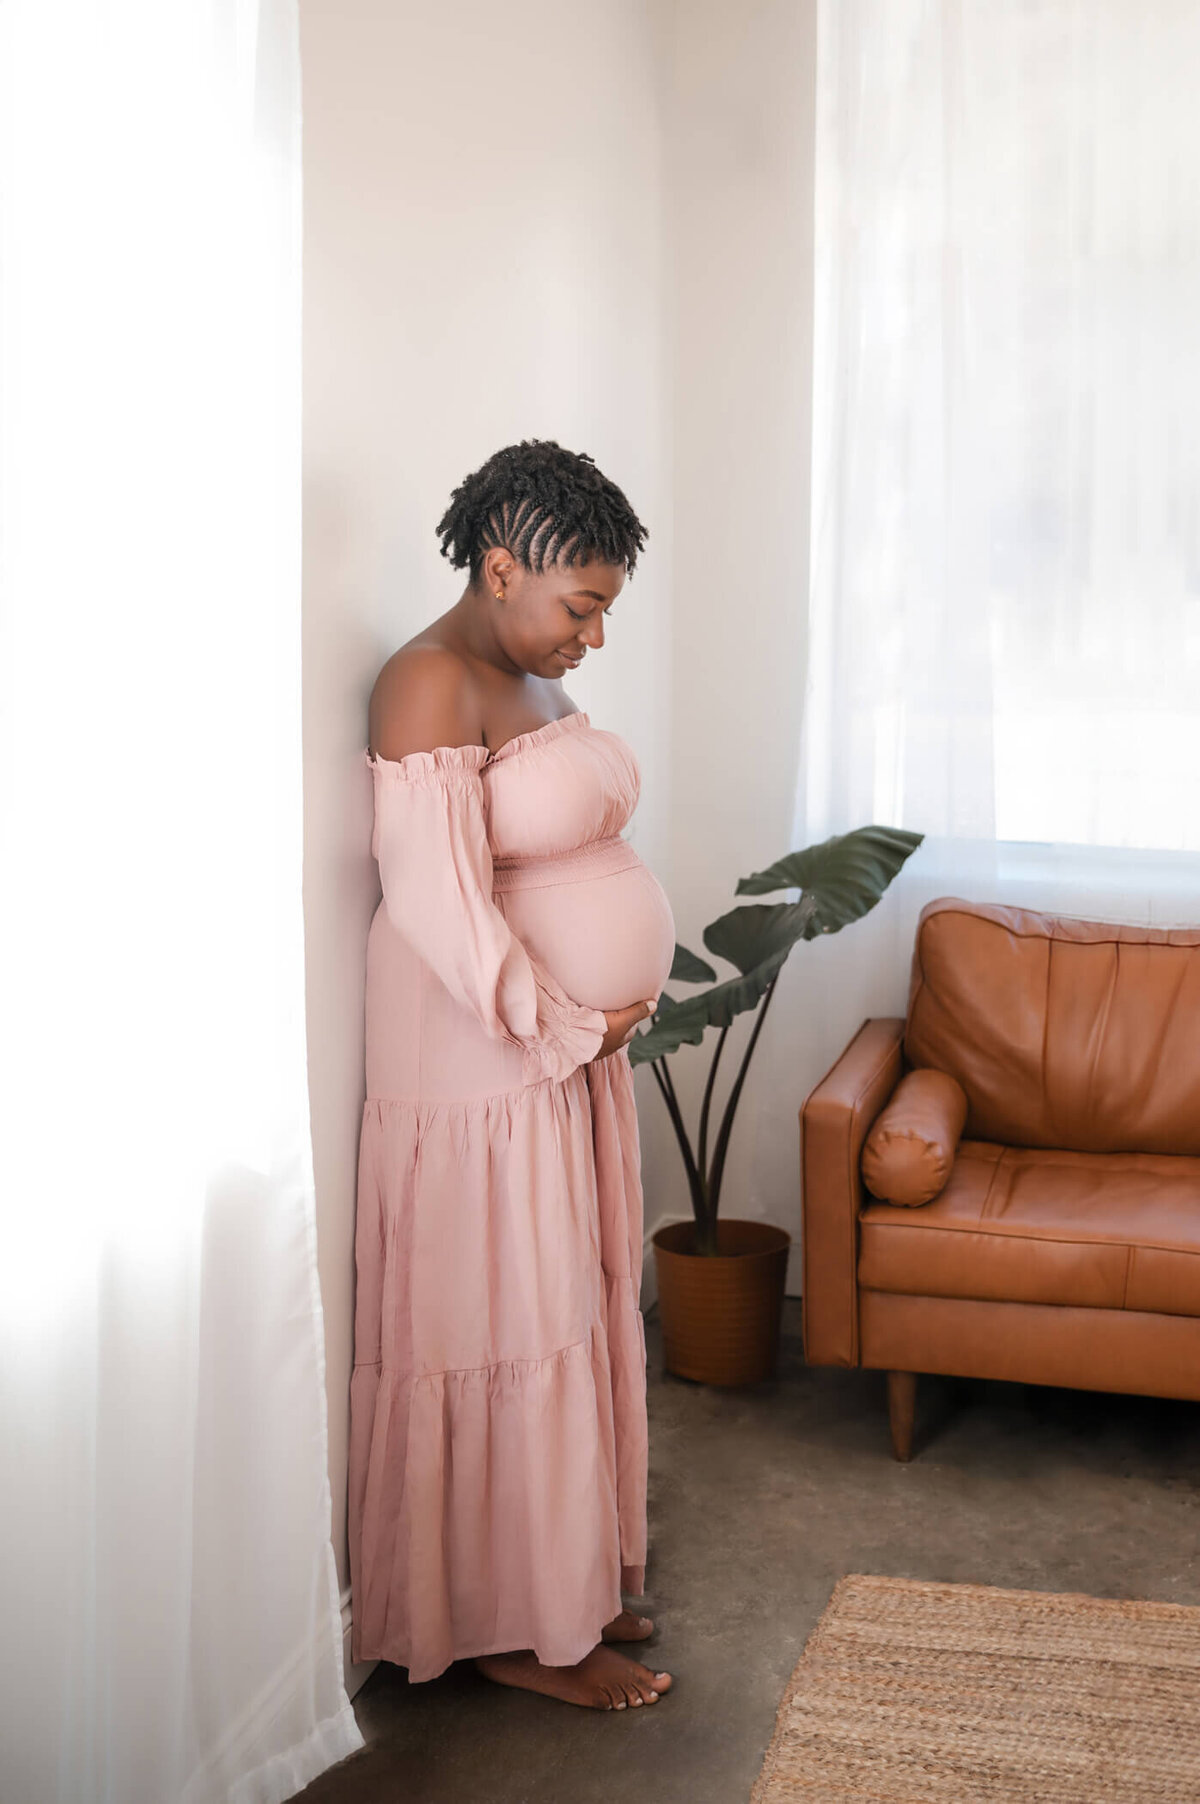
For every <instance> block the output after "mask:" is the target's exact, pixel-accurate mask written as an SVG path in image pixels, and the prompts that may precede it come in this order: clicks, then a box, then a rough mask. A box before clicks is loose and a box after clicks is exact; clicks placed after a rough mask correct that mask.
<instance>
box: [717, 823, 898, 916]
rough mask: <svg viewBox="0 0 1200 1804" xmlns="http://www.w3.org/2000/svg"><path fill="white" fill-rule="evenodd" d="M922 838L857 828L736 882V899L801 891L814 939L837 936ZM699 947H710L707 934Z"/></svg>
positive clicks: (883, 887)
mask: <svg viewBox="0 0 1200 1804" xmlns="http://www.w3.org/2000/svg"><path fill="white" fill-rule="evenodd" d="M924 837H925V835H924V834H923V833H909V832H908V831H907V830H906V829H905V828H903V827H874V826H872V827H856V828H855V829H854V830H853V832H851V833H839V834H835V835H834V837H833V838H832V839H826V840H823V841H822V842H821V844H820V845H818V846H809V847H807V848H806V849H805V850H804V851H803V852H789V853H788V855H787V857H786V858H781V859H780V860H779V861H778V863H777V864H773V865H769V866H768V867H767V869H766V870H765V871H755V872H754V873H753V875H752V876H750V877H742V878H739V880H738V886H737V890H736V892H735V893H736V894H737V895H739V896H761V895H764V894H766V892H767V891H768V890H776V889H800V890H803V891H804V899H805V900H807V899H808V898H809V897H810V896H811V897H813V898H814V899H815V910H816V912H815V916H814V927H813V933H814V934H815V933H836V932H837V931H838V929H839V928H841V927H846V926H848V925H849V923H850V922H851V921H858V920H861V919H862V917H863V915H865V914H868V913H869V912H870V910H871V909H872V908H874V907H875V904H876V903H877V902H878V901H879V899H880V897H881V896H882V895H883V892H884V891H885V890H886V888H887V887H888V884H889V883H890V882H891V881H892V878H893V877H894V876H895V875H896V873H897V872H898V871H899V870H900V869H901V868H902V866H903V865H904V863H905V862H906V860H907V859H909V858H911V857H912V855H913V853H914V852H915V851H916V849H917V847H918V846H919V845H920V844H921V841H922V840H923V839H924ZM806 937H809V938H812V937H813V935H812V934H809V935H807V936H806ZM704 941H705V944H706V945H708V946H711V944H712V942H711V941H710V940H709V937H708V935H707V933H706V934H705V936H704Z"/></svg>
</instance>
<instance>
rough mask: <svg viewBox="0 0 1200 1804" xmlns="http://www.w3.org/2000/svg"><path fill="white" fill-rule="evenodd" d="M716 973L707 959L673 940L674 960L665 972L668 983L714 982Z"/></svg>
mask: <svg viewBox="0 0 1200 1804" xmlns="http://www.w3.org/2000/svg"><path fill="white" fill-rule="evenodd" d="M716 981H717V974H716V972H715V971H714V970H713V968H712V966H711V965H710V964H709V963H708V961H707V959H703V958H697V956H696V954H695V953H694V952H689V951H688V949H687V947H686V946H681V945H680V944H679V941H678V940H676V942H675V962H674V963H673V964H672V966H671V969H670V970H669V971H668V972H667V982H668V983H716Z"/></svg>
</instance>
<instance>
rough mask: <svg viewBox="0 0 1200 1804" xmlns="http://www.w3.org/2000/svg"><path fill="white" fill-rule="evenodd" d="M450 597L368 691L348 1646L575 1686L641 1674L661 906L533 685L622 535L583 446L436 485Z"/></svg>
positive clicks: (611, 788) (606, 1685)
mask: <svg viewBox="0 0 1200 1804" xmlns="http://www.w3.org/2000/svg"><path fill="white" fill-rule="evenodd" d="M438 533H439V536H440V537H441V538H442V540H443V544H442V551H443V555H444V556H446V557H447V558H449V560H450V563H451V565H452V566H454V567H455V568H460V569H461V568H464V567H469V570H470V579H469V581H468V583H467V586H466V588H465V589H464V590H463V593H462V594H461V596H460V597H459V599H458V601H457V602H456V603H455V604H454V606H453V607H452V608H450V609H449V610H448V611H447V612H446V613H444V614H442V615H441V616H440V617H439V618H438V619H437V620H435V621H433V622H432V623H431V624H430V625H429V626H428V627H426V629H425V630H424V631H423V632H421V633H419V634H418V635H417V636H416V637H415V638H414V639H411V640H409V642H408V643H407V644H406V645H403V646H402V647H401V648H400V650H399V651H397V652H396V653H395V654H394V655H393V656H392V657H391V658H389V660H388V662H387V663H386V664H385V665H384V667H383V670H382V671H381V672H380V675H379V679H378V681H377V683H376V685H375V688H374V691H373V693H372V696H371V704H370V719H369V739H370V743H369V745H368V746H367V748H366V749H365V752H364V757H365V759H366V760H367V762H368V763H369V765H370V768H371V770H372V773H373V779H374V799H375V823H374V832H373V836H372V852H373V853H374V856H375V857H376V859H377V860H378V863H379V871H380V878H381V882H382V889H383V896H382V900H381V901H380V903H379V906H378V908H377V910H376V912H375V916H374V919H373V921H372V923H371V930H370V934H369V936H368V942H367V997H366V1067H367V1069H366V1077H367V1098H366V1104H365V1107H364V1112H363V1121H362V1134H361V1141H360V1148H359V1173H358V1217H357V1229H356V1242H355V1259H356V1267H357V1286H358V1287H357V1296H356V1305H355V1347H354V1374H353V1380H352V1386H351V1421H350V1499H349V1503H350V1570H351V1582H352V1585H353V1599H354V1602H353V1627H352V1633H351V1656H352V1658H353V1659H354V1660H366V1659H373V1658H380V1659H384V1660H391V1661H394V1662H396V1663H397V1664H398V1665H402V1666H406V1667H407V1668H408V1676H409V1679H410V1681H416V1680H423V1679H431V1678H435V1677H436V1676H437V1675H438V1674H439V1673H441V1672H443V1671H444V1670H445V1668H446V1667H447V1666H448V1665H449V1664H450V1663H451V1661H453V1660H457V1659H463V1658H471V1659H473V1660H474V1662H475V1665H476V1666H477V1668H478V1669H479V1670H480V1671H481V1672H482V1673H484V1674H485V1675H486V1676H487V1677H488V1678H491V1679H495V1680H498V1681H499V1682H501V1683H502V1684H506V1685H517V1686H523V1687H526V1688H528V1689H530V1690H534V1691H540V1692H544V1693H547V1694H548V1695H550V1696H552V1697H557V1698H562V1699H564V1700H566V1701H567V1702H568V1703H573V1704H581V1705H585V1706H589V1707H591V1708H594V1709H600V1710H609V1709H617V1710H621V1709H625V1708H626V1707H627V1706H638V1705H641V1704H649V1703H654V1702H655V1701H657V1700H658V1699H659V1698H661V1696H662V1694H663V1693H664V1692H665V1691H666V1689H667V1688H668V1687H669V1686H670V1683H671V1678H670V1675H669V1673H666V1672H656V1671H653V1670H651V1668H650V1667H648V1666H646V1665H644V1664H643V1663H642V1662H641V1661H639V1660H637V1659H634V1658H633V1657H632V1656H630V1655H628V1654H626V1653H623V1652H621V1651H620V1647H619V1645H617V1644H620V1643H626V1644H630V1643H634V1642H638V1641H641V1640H644V1639H645V1638H646V1637H647V1636H648V1635H649V1634H650V1633H651V1632H652V1629H653V1624H652V1623H651V1622H649V1621H648V1619H647V1618H645V1617H642V1616H638V1615H636V1614H635V1613H634V1612H632V1611H631V1610H628V1609H626V1608H625V1607H624V1605H623V1602H622V1592H623V1591H626V1592H630V1593H633V1594H635V1595H640V1594H641V1593H642V1592H643V1591H644V1588H645V1562H646V1467H647V1433H646V1342H645V1331H644V1326H643V1322H642V1316H641V1312H640V1309H639V1307H638V1297H639V1289H640V1283H641V1267H642V1187H641V1172H640V1149H639V1142H638V1120H637V1113H636V1110H635V1106H634V1093H633V1072H632V1067H631V1066H630V1062H629V1054H628V1052H627V1051H626V1046H627V1043H628V1041H629V1039H630V1038H631V1036H632V1034H633V1032H634V1030H635V1028H636V1025H637V1023H638V1022H639V1021H640V1020H642V1019H644V1018H645V1017H646V1016H647V1015H648V1014H651V1013H652V1012H653V1010H654V1008H655V1006H656V1004H657V1000H658V994H659V991H660V990H661V988H662V985H663V983H664V982H665V980H666V978H667V976H668V974H669V972H670V968H671V963H672V960H673V957H674V951H675V924H674V921H673V919H672V915H671V909H670V905H669V903H668V901H667V898H666V896H665V894H664V892H663V890H662V888H661V887H660V885H659V884H658V882H657V880H656V879H655V877H654V876H653V875H652V874H651V872H650V871H649V870H648V869H647V867H646V866H645V865H644V864H643V863H642V861H641V859H640V858H639V857H638V855H637V853H636V852H635V851H634V849H633V847H632V846H631V845H630V844H629V842H628V841H627V840H626V839H624V838H623V837H622V833H621V830H622V828H624V827H625V826H626V825H627V823H628V822H629V819H630V817H631V816H632V814H633V811H634V809H635V807H636V805H637V801H638V797H639V793H640V784H641V777H640V772H639V769H638V764H637V761H636V759H635V757H634V754H633V751H632V749H631V747H630V746H629V745H628V744H626V742H625V741H624V740H623V739H620V738H618V736H617V735H616V734H615V733H610V732H606V731H604V730H603V729H601V728H599V727H595V726H593V725H592V723H591V721H590V719H589V717H588V715H587V714H585V713H582V712H580V711H579V710H578V709H576V708H573V707H572V706H571V704H570V701H569V699H568V697H567V696H566V695H565V694H564V692H563V689H562V678H563V675H564V673H565V672H566V671H567V670H569V669H574V668H576V666H577V665H578V664H579V662H580V661H581V659H582V658H583V657H584V655H585V654H586V653H587V652H588V651H598V650H600V649H601V648H602V647H603V644H604V635H605V619H606V616H607V615H608V612H609V609H610V608H611V607H612V605H613V603H614V601H615V600H616V598H617V596H618V595H619V594H620V591H621V589H622V587H623V585H624V582H625V578H626V575H627V573H631V572H632V570H633V568H634V565H635V563H636V561H637V554H638V552H639V550H640V549H641V546H642V542H643V540H644V538H645V536H646V530H645V528H644V527H643V526H642V525H641V523H640V522H639V521H638V519H637V517H636V516H635V514H634V513H633V511H632V509H631V508H630V506H629V503H628V501H627V500H626V499H625V496H624V495H623V494H622V492H621V490H620V489H619V488H617V487H616V486H615V484H613V483H612V482H610V481H609V480H608V479H607V478H606V477H605V476H603V475H602V474H601V472H600V471H599V470H598V469H597V468H596V466H595V464H594V462H593V461H592V459H591V458H590V457H588V456H586V454H576V453H572V452H569V451H566V450H564V449H563V448H562V447H561V446H559V445H557V444H556V443H554V441H553V440H536V439H535V440H523V441H522V442H521V444H520V445H515V446H511V447H509V448H507V449H506V450H503V451H499V452H497V453H496V455H495V456H494V457H492V458H490V459H489V460H488V461H487V462H486V463H485V464H484V465H483V466H482V467H481V468H480V469H479V470H477V471H476V472H475V473H474V474H473V475H472V476H469V477H468V478H467V479H466V480H465V481H464V482H463V483H462V485H461V486H460V487H459V488H457V489H455V490H454V492H453V496H452V498H451V504H450V507H449V508H448V510H447V512H446V514H445V516H444V518H443V519H442V521H441V522H440V523H439V526H438Z"/></svg>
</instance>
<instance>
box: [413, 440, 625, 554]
mask: <svg viewBox="0 0 1200 1804" xmlns="http://www.w3.org/2000/svg"><path fill="white" fill-rule="evenodd" d="M437 531H438V536H439V537H440V538H441V540H442V556H443V557H445V558H449V560H450V563H451V565H452V566H453V567H454V568H455V569H462V568H464V567H465V566H466V565H468V564H469V565H470V569H471V581H472V582H474V581H475V580H476V579H477V577H478V575H479V572H480V569H481V568H482V566H483V559H484V555H485V554H486V552H487V551H489V550H490V549H491V548H492V547H493V546H499V545H503V546H504V547H505V548H506V549H507V550H508V551H510V552H511V553H512V555H513V557H514V558H516V560H517V562H518V563H519V564H522V565H523V566H524V567H525V569H526V570H533V571H535V572H537V573H539V574H540V573H541V571H542V570H544V569H545V567H546V565H547V564H550V563H554V562H556V561H560V562H562V563H565V564H568V565H571V564H577V563H582V562H584V561H585V560H586V561H587V562H589V563H590V562H592V560H593V559H598V560H599V561H600V562H601V563H605V564H621V563H623V564H624V565H625V567H626V570H627V571H628V572H629V574H630V575H632V574H633V570H634V566H635V565H636V563H637V558H638V552H639V551H640V550H641V548H642V545H643V543H644V541H645V540H646V538H647V537H648V536H649V535H648V533H647V530H646V528H645V527H644V526H643V525H642V523H641V521H640V520H639V519H638V517H637V515H636V514H635V513H634V511H633V509H632V508H631V507H630V505H629V502H628V501H627V500H626V498H625V496H624V495H623V493H622V492H621V490H620V489H619V488H618V487H617V485H616V483H615V482H610V481H609V479H608V477H607V476H604V475H602V473H601V472H600V471H599V470H598V469H597V468H596V464H595V460H594V459H593V458H591V457H589V456H588V454H587V452H586V451H566V450H564V449H563V447H562V446H561V445H559V444H556V443H555V441H554V440H553V439H546V438H543V439H537V438H532V439H522V440H521V442H520V444H519V445H506V446H505V447H504V449H503V450H502V451H497V452H495V453H494V454H493V455H492V456H491V457H489V458H488V460H487V462H486V463H485V464H481V465H480V467H479V469H478V470H475V471H473V472H472V474H471V475H470V476H467V477H464V479H463V481H462V482H461V483H460V484H459V486H458V487H457V488H456V489H455V490H454V491H453V494H452V495H451V498H450V505H449V507H448V508H447V509H446V512H445V513H444V514H443V516H442V518H441V519H440V520H439V521H438V526H437Z"/></svg>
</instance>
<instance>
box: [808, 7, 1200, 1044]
mask: <svg viewBox="0 0 1200 1804" xmlns="http://www.w3.org/2000/svg"><path fill="white" fill-rule="evenodd" d="M1197 67H1200V9H1198V8H1197V7H1195V6H1194V5H1192V4H1190V3H1189V0H1147V4H1145V5H1139V6H1129V5H1127V4H1124V0H1094V3H1093V4H1089V5H1086V6H1081V5H1079V4H1076V3H1074V0H1027V3H1022V4H1019V5H1018V4H1016V3H1015V0H1012V3H1010V0H1005V3H1003V4H996V3H995V0H821V3H820V6H819V13H818V74H817V146H816V187H817V191H816V296H815V301H816V327H815V378H814V386H815V394H814V426H813V471H814V476H813V481H814V493H813V539H812V568H811V603H810V605H811V620H810V658H809V665H808V670H807V678H806V692H805V714H804V749H803V759H802V766H801V771H800V779H799V786H798V795H797V808H796V820H795V835H794V842H793V843H796V844H806V843H809V842H811V841H814V840H819V839H822V838H824V837H826V835H828V834H830V833H835V832H841V831H844V830H845V829H847V828H849V827H852V826H857V825H860V824H862V823H865V822H867V821H879V822H883V823H887V824H891V825H896V826H904V827H908V828H912V829H915V830H917V831H919V832H923V833H925V834H926V835H928V836H929V837H928V839H927V841H926V844H925V845H924V846H923V847H922V848H921V849H920V851H919V852H918V853H917V854H916V856H915V857H914V858H913V859H912V860H911V862H910V865H909V866H908V867H907V868H906V870H905V871H904V872H903V873H902V874H901V877H900V878H899V879H898V881H897V883H896V884H895V885H894V886H893V888H892V890H891V891H889V894H888V896H887V897H886V898H885V899H884V902H883V903H882V904H881V905H880V908H879V909H877V910H876V911H875V912H874V914H873V915H872V916H871V917H869V918H868V920H867V921H864V922H863V923H861V924H860V925H859V926H856V927H855V928H854V929H853V930H852V932H851V933H849V934H847V935H845V936H839V937H841V938H844V939H845V942H846V943H845V945H844V946H837V945H835V942H833V941H830V942H828V943H827V944H826V945H823V946H822V948H821V952H822V959H821V960H820V961H814V964H813V968H812V975H813V980H814V982H815V983H817V984H819V985H826V984H827V985H828V1001H829V1003H830V1006H831V1007H833V1008H834V1009H835V1011H836V1013H837V1016H838V1023H837V1026H836V1027H835V1029H834V1030H833V1037H834V1038H835V1039H836V1037H837V1034H838V1033H840V1032H841V1029H842V1027H844V1026H846V1025H847V1024H848V1025H849V1027H850V1028H851V1029H852V1028H853V1027H854V1026H857V1024H858V1021H859V1020H860V1019H861V1018H862V1016H863V1014H864V1013H867V1012H870V1010H872V1009H874V1010H875V1011H876V1012H878V1011H879V1009H880V1008H881V1007H882V1008H884V1009H886V1010H887V1011H889V1012H890V1010H891V1009H893V1008H894V1009H896V1010H897V1011H898V1012H903V1004H904V994H905V984H906V977H907V955H908V951H909V950H910V949H911V944H912V929H913V927H914V925H915V920H916V915H917V913H918V911H919V908H920V906H921V905H922V903H923V902H924V901H926V900H927V899H928V898H929V897H930V896H932V895H937V894H958V895H965V896H974V897H978V898H981V899H989V900H997V901H1004V902H1008V901H1014V902H1021V903H1025V904H1027V905H1029V906H1032V907H1045V908H1057V909H1059V910H1060V911H1062V912H1072V913H1078V914H1084V915H1091V916H1095V917H1099V918H1109V919H1113V918H1125V919H1129V920H1145V921H1152V922H1158V923H1162V924H1169V923H1171V922H1177V921H1185V920H1190V921H1195V920H1197V919H1200V856H1198V854H1200V805H1198V803H1197V799H1196V778H1195V772H1196V769H1197V766H1198V765H1200V434H1198V432H1197V427H1196V421H1197V418H1200V334H1198V333H1197V331H1196V327H1195V322H1196V320H1197V319H1198V318H1200V126H1198V124H1197V121H1198V119H1200V114H1198V113H1197V109H1196V106H1195V71H1196V69H1197ZM818 962H819V963H820V965H821V970H820V971H819V972H818V971H817V970H816V964H817V963H818ZM844 1037H845V1036H844V1035H843V1040H844ZM834 1050H835V1051H836V1050H837V1047H835V1048H834Z"/></svg>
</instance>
